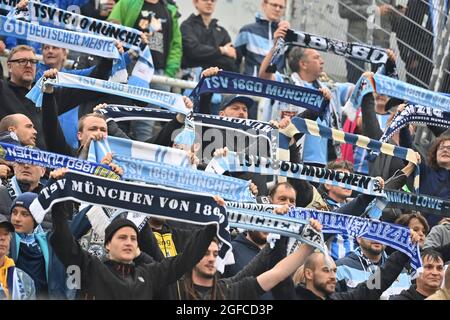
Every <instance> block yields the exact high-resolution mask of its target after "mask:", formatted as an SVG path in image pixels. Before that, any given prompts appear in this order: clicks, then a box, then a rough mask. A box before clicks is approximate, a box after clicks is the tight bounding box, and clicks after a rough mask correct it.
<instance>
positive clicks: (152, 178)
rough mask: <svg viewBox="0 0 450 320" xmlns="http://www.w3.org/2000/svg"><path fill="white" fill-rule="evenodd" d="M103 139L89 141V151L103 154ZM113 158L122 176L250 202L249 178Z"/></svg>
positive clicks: (161, 163)
mask: <svg viewBox="0 0 450 320" xmlns="http://www.w3.org/2000/svg"><path fill="white" fill-rule="evenodd" d="M102 143H104V142H98V141H94V142H93V143H91V146H90V150H89V151H90V152H89V154H90V155H92V154H95V155H96V156H97V157H98V156H100V157H99V158H96V159H97V160H98V159H102V158H103V157H104V155H105V154H102V150H105V148H101V147H100V146H99V145H100V144H102ZM113 159H114V162H115V163H117V164H118V165H119V166H120V167H121V168H123V169H124V174H123V176H122V177H123V178H124V179H126V180H131V181H143V182H147V183H150V184H156V185H162V186H166V187H174V188H177V189H183V190H190V191H192V192H198V193H202V194H210V195H219V196H221V197H222V198H224V199H227V200H232V201H246V202H254V201H255V198H254V197H253V196H252V195H251V193H250V189H249V186H250V182H248V181H245V180H241V179H237V178H233V177H228V176H221V175H216V174H211V173H208V172H204V171H200V170H193V169H189V168H183V167H181V166H174V165H170V164H165V163H163V162H155V161H148V160H140V159H136V158H131V157H125V156H120V155H117V154H115V155H114V156H113Z"/></svg>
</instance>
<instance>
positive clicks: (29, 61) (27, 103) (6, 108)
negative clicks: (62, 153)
mask: <svg viewBox="0 0 450 320" xmlns="http://www.w3.org/2000/svg"><path fill="white" fill-rule="evenodd" d="M37 63H38V60H37V58H36V55H35V52H34V49H33V48H32V47H29V46H26V45H19V46H17V47H15V48H13V49H12V50H11V53H10V56H9V59H8V63H7V65H8V71H9V75H10V78H9V79H8V80H1V81H0V100H1V101H2V108H1V109H0V118H3V117H5V116H7V115H9V114H15V113H22V114H24V115H26V116H28V118H30V120H31V121H32V122H33V124H34V127H35V128H36V130H37V131H38V132H40V131H42V116H41V114H40V113H41V111H40V109H39V108H36V106H35V105H34V103H33V102H32V101H31V100H29V99H28V98H26V97H25V96H26V94H27V93H28V91H29V90H30V89H31V87H32V86H33V82H34V77H35V75H36V64H37ZM36 138H37V139H36V145H37V146H38V147H39V148H43V149H45V141H44V137H43V136H42V135H39V134H38V135H37V137H36Z"/></svg>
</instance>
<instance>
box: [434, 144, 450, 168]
mask: <svg viewBox="0 0 450 320" xmlns="http://www.w3.org/2000/svg"><path fill="white" fill-rule="evenodd" d="M436 161H437V164H438V165H439V167H442V168H447V169H448V168H450V140H446V141H442V142H441V144H440V145H439V147H438V149H437V151H436Z"/></svg>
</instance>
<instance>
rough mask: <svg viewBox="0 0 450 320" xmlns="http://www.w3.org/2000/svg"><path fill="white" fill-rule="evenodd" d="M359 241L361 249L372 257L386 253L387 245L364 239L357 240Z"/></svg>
mask: <svg viewBox="0 0 450 320" xmlns="http://www.w3.org/2000/svg"><path fill="white" fill-rule="evenodd" d="M357 241H358V243H359V246H360V247H361V249H363V250H364V251H366V252H367V253H369V254H370V255H379V254H381V253H382V252H383V251H384V248H385V247H386V246H385V245H383V244H381V243H379V242H376V241H370V240H367V239H364V238H357Z"/></svg>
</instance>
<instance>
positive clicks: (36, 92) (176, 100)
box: [26, 72, 189, 114]
mask: <svg viewBox="0 0 450 320" xmlns="http://www.w3.org/2000/svg"><path fill="white" fill-rule="evenodd" d="M48 84H50V85H53V86H58V87H65V88H75V89H83V90H91V91H97V92H102V93H106V94H112V95H116V96H121V97H125V98H130V99H133V100H139V101H143V102H147V103H150V104H153V105H156V106H159V107H162V108H164V109H168V110H171V111H175V112H179V113H183V114H187V113H189V109H187V108H186V105H185V104H184V101H183V98H182V96H181V95H179V94H174V93H170V92H163V91H158V90H151V89H147V88H142V87H135V86H129V85H126V84H123V83H115V82H110V81H105V80H100V79H94V78H89V77H83V76H77V75H72V74H68V73H64V72H59V73H58V74H57V76H56V78H55V79H45V78H41V79H39V81H38V82H37V83H36V84H35V86H34V87H33V88H32V89H31V90H30V92H29V93H28V94H27V96H26V97H27V98H28V99H30V100H31V101H33V102H34V103H35V104H36V106H37V107H40V106H42V97H43V92H42V88H43V87H44V86H46V85H48Z"/></svg>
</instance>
